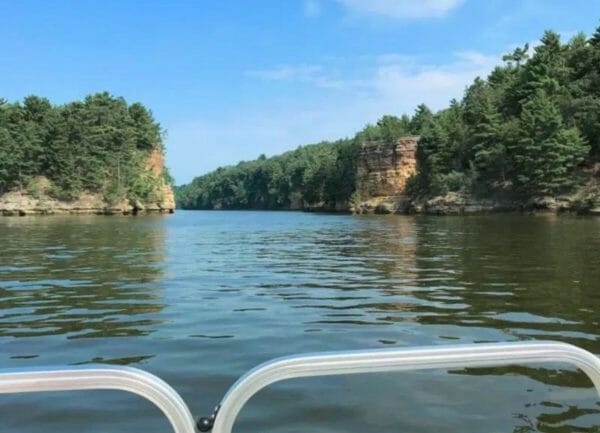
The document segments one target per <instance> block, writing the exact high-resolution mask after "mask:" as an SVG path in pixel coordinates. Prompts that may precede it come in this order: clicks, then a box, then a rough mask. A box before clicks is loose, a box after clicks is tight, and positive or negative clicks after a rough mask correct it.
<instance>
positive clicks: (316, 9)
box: [304, 0, 321, 18]
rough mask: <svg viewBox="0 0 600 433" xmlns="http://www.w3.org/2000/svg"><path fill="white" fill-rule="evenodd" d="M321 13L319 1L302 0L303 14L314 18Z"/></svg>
mask: <svg viewBox="0 0 600 433" xmlns="http://www.w3.org/2000/svg"><path fill="white" fill-rule="evenodd" d="M319 15H321V3H319V2H318V1H317V0H305V1H304V16H306V17H308V18H316V17H318V16H319Z"/></svg>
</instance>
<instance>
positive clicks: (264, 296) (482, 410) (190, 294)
mask: <svg viewBox="0 0 600 433" xmlns="http://www.w3.org/2000/svg"><path fill="white" fill-rule="evenodd" d="M0 240H1V248H0V368H8V367H33V366H45V365H57V364H58V365H61V364H68V365H79V364H87V363H97V362H100V363H111V364H120V365H130V366H135V367H139V368H142V369H145V370H147V371H149V372H152V373H154V374H157V375H159V376H160V377H162V378H163V379H165V380H166V381H167V382H169V383H170V384H171V385H172V386H173V387H174V388H175V389H176V390H177V391H178V392H179V393H180V394H181V395H182V396H183V398H184V399H185V400H186V402H187V403H188V404H189V406H190V407H191V409H192V411H193V412H194V414H197V415H205V414H208V413H209V412H210V411H211V410H212V407H213V406H214V405H216V404H217V403H218V401H219V400H220V399H221V397H222V396H223V394H224V393H225V391H226V390H227V388H228V387H229V386H230V385H231V384H232V383H233V382H234V381H235V380H236V378H237V377H238V376H239V375H241V374H243V373H244V372H245V371H247V370H248V369H250V368H252V367H254V366H255V365H257V364H259V363H261V362H263V361H266V360H268V359H271V358H274V357H278V356H282V355H288V354H295V353H302V352H312V351H324V350H326V351H329V350H348V349H368V348H386V347H388V348H389V347H409V346H415V345H451V344H461V343H474V342H495V341H515V340H532V339H540V340H548V339H551V340H560V341H566V342H569V343H574V344H577V345H579V346H581V347H583V348H585V349H587V350H590V351H592V352H594V353H600V219H597V218H596V219H594V218H577V217H571V216H560V217H556V216H539V215H538V216H523V215H494V216H481V217H475V216H472V217H425V216H414V217H413V216H351V215H319V214H308V213H293V212H215V211H213V212H193V211H187V212H186V211H180V212H177V213H176V214H175V215H171V216H155V217H136V218H133V217H96V216H93V217H85V216H78V217H62V216H55V217H37V218H35V217H23V218H16V217H15V218H0ZM84 431H85V432H93V433H96V432H98V433H99V432H110V433H116V432H127V433H130V432H144V433H152V432H167V431H170V430H169V426H168V424H167V422H166V421H165V420H164V419H163V418H162V417H161V414H160V413H159V412H158V410H156V409H155V408H154V407H153V406H152V405H151V404H150V403H147V402H145V401H143V400H141V399H140V398H138V397H135V396H132V395H129V394H125V393H121V392H116V391H94V392H70V393H64V394H62V393H46V394H30V395H4V396H0V432H2V433H4V432H15V433H34V432H35V433H38V432H39V433H42V432H43V433H49V432H60V433H71V432H73V433H74V432H78V433H79V432H84ZM234 431H235V432H261V433H262V432H289V433H292V432H303V433H304V432H317V433H334V432H367V433H371V432H372V433H381V432H398V431H402V432H440V431H443V432H473V433H481V432H487V433H489V432H519V433H523V432H535V431H541V432H598V431H600V402H599V399H598V397H597V395H595V393H594V390H593V388H592V387H591V383H590V382H589V380H588V379H587V378H586V376H585V375H583V374H582V373H579V372H577V371H576V370H574V369H572V368H570V367H568V366H566V365H539V366H515V367H511V368H494V369H476V370H473V369H469V370H453V371H445V370H444V371H437V370H433V371H424V372H418V373H386V374H383V373H381V374H370V375H356V376H347V377H336V378H319V379H297V380H292V381H287V382H282V383H279V384H276V385H273V386H271V387H269V388H267V389H266V390H264V391H261V392H260V393H259V394H258V395H257V396H256V397H255V398H253V399H252V400H251V401H250V402H249V403H248V405H247V406H246V407H245V408H244V410H243V411H242V413H241V416H240V418H239V420H238V422H237V423H236V425H235V428H234Z"/></svg>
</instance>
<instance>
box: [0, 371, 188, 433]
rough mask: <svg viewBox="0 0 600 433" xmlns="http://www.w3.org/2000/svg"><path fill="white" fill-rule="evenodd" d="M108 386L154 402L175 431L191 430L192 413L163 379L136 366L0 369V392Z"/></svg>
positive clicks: (73, 389) (69, 389)
mask: <svg viewBox="0 0 600 433" xmlns="http://www.w3.org/2000/svg"><path fill="white" fill-rule="evenodd" d="M91 389H112V390H121V391H127V392H131V393H134V394H137V395H139V396H141V397H143V398H145V399H147V400H149V401H151V402H152V403H154V404H155V405H156V406H157V407H158V408H159V409H160V410H161V411H162V412H163V413H164V415H165V416H166V417H167V418H168V420H169V422H170V423H171V426H172V427H173V431H174V432H175V433H195V423H194V419H193V418H192V415H191V413H190V411H189V409H188V407H187V405H186V404H185V402H184V401H183V400H182V398H181V397H180V396H179V394H178V393H177V392H176V391H175V390H174V389H173V388H171V387H170V386H169V385H168V384H167V383H166V382H164V381H163V380H161V379H159V378H158V377H156V376H154V375H152V374H150V373H146V372H145V371H142V370H138V369H136V368H129V367H119V366H86V367H73V368H70V367H65V368H52V369H44V370H43V369H35V370H27V371H23V370H21V371H20V370H16V369H15V370H0V394H12V393H21V392H43V391H81V390H91Z"/></svg>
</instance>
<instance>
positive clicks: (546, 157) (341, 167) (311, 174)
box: [177, 28, 600, 209]
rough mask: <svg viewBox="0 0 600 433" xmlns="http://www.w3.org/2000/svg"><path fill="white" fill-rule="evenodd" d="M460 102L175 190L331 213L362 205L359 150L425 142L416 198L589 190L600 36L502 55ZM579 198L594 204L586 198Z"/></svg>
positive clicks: (195, 202)
mask: <svg viewBox="0 0 600 433" xmlns="http://www.w3.org/2000/svg"><path fill="white" fill-rule="evenodd" d="M503 61H504V63H503V64H502V65H499V66H497V67H496V68H495V69H494V70H493V71H492V72H491V73H490V75H489V76H488V77H487V78H486V79H483V78H479V77H478V78H476V79H475V81H474V82H473V83H472V84H471V85H470V86H469V87H468V88H467V89H466V90H465V93H464V96H463V98H462V99H461V100H460V101H459V100H452V101H450V104H449V107H448V108H446V109H443V110H440V111H438V112H432V111H431V110H430V109H429V108H428V107H427V106H425V105H420V106H418V107H417V109H416V111H415V113H414V114H413V115H412V116H408V115H403V116H401V117H396V116H384V117H383V118H382V119H380V120H379V121H378V122H377V124H375V125H367V126H366V127H365V128H364V129H363V130H362V131H360V132H358V133H357V134H356V135H355V136H354V137H353V138H349V139H343V140H339V141H336V142H333V143H330V142H323V143H319V144H315V145H308V146H304V147H300V148H298V149H296V150H294V151H291V152H287V153H285V154H282V155H279V156H275V157H272V158H265V157H264V156H261V157H259V158H258V159H257V160H255V161H250V162H240V163H239V164H238V165H236V166H230V167H224V168H219V169H217V170H216V171H214V172H212V173H209V174H206V175H204V176H200V177H197V178H196V179H194V180H193V181H192V182H191V183H190V184H188V185H184V186H182V187H180V188H178V191H177V197H178V205H179V206H180V207H182V208H190V209H215V208H216V209H219V208H222V209H236V208H251V209H286V208H290V207H292V208H295V207H301V206H302V203H304V205H306V204H309V205H310V204H311V203H325V204H327V205H329V206H331V207H333V206H334V205H335V203H339V202H340V201H346V202H352V201H354V200H360V197H357V194H358V193H357V192H356V191H355V189H356V182H355V175H356V159H357V155H358V151H359V149H360V145H361V143H363V142H365V141H370V140H381V141H384V142H386V143H389V144H390V145H393V144H394V143H395V141H396V140H397V139H398V137H400V136H402V135H407V134H411V135H412V134H415V135H420V136H421V140H420V142H419V148H418V172H417V174H416V175H415V176H414V177H413V178H411V179H410V182H409V184H408V189H409V193H410V194H411V195H412V197H414V198H427V197H432V196H436V195H443V194H445V193H447V192H449V191H462V192H465V193H469V194H473V195H474V196H483V197H491V196H493V197H511V198H513V199H515V198H516V199H523V200H525V199H527V198H531V197H536V196H544V195H557V194H562V193H568V192H570V193H573V192H575V193H577V191H584V188H583V186H584V184H585V183H586V179H589V178H590V176H591V174H590V172H591V171H592V167H593V166H594V164H596V163H598V162H600V28H599V29H598V30H597V31H596V32H595V34H594V35H593V36H592V37H591V38H587V37H586V36H585V35H583V34H579V35H577V36H575V37H574V38H572V39H571V40H570V41H569V42H568V43H563V42H561V40H560V37H559V35H558V34H557V33H555V32H552V31H547V32H545V34H544V35H543V37H542V39H541V41H540V43H539V44H538V45H536V46H535V47H534V48H531V47H529V46H528V45H525V46H523V47H519V48H517V49H515V50H514V52H512V53H509V54H507V55H505V56H504V57H503ZM578 199H579V200H581V201H582V202H583V205H585V204H586V203H585V202H586V201H590V200H594V197H593V196H590V195H586V193H585V192H581V193H580V197H578Z"/></svg>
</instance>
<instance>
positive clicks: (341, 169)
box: [176, 140, 359, 209]
mask: <svg viewBox="0 0 600 433" xmlns="http://www.w3.org/2000/svg"><path fill="white" fill-rule="evenodd" d="M358 148H359V143H358V141H356V140H339V141H337V142H334V143H329V142H323V143H319V144H313V145H309V146H304V147H299V148H298V149H296V150H294V151H291V152H287V153H284V154H282V155H279V156H275V157H272V158H266V157H265V158H259V159H258V160H255V161H250V162H240V163H239V164H238V165H236V166H230V167H224V168H219V169H217V170H216V171H214V172H212V173H209V174H207V175H205V176H200V177H198V178H196V179H194V180H193V181H192V182H191V183H190V184H189V185H185V186H183V187H180V188H177V190H176V191H177V204H178V206H181V207H182V208H184V209H287V208H290V207H292V208H301V207H304V206H306V205H320V206H325V207H334V206H335V204H336V203H340V202H343V201H347V200H349V198H350V196H351V195H352V194H353V193H354V189H355V184H356V179H355V177H356V160H357V152H358Z"/></svg>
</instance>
